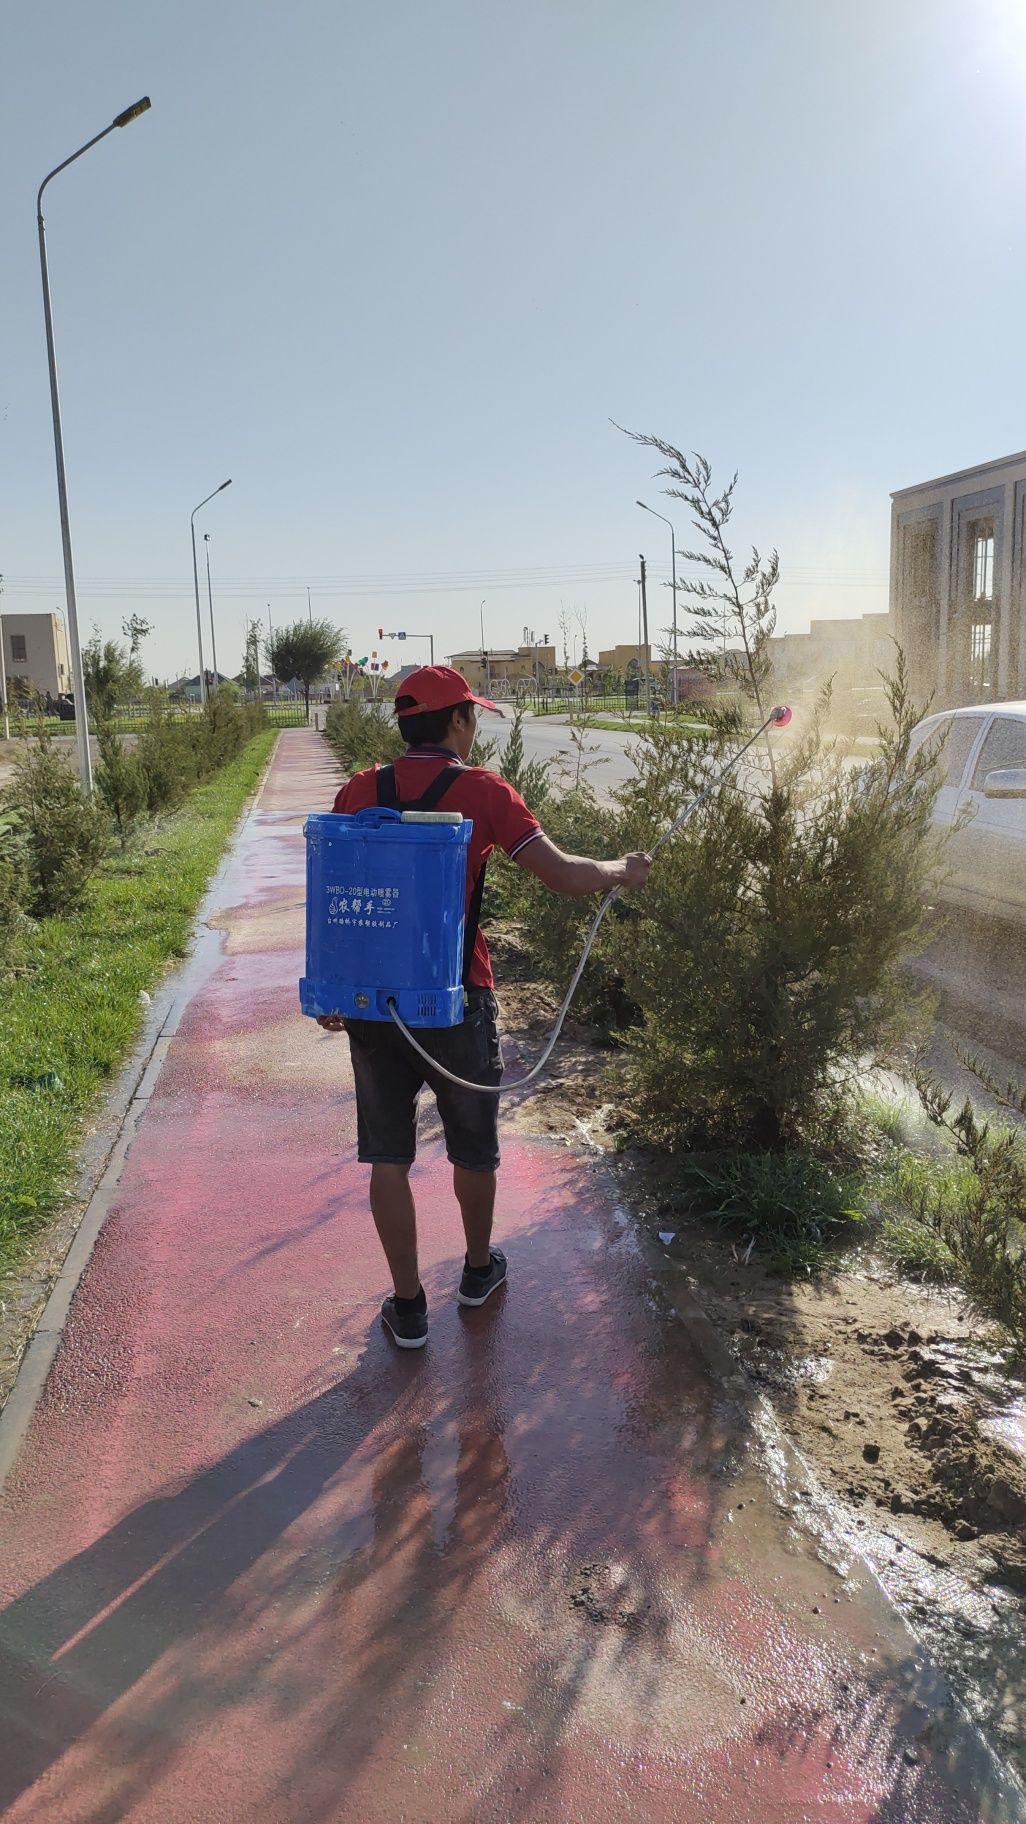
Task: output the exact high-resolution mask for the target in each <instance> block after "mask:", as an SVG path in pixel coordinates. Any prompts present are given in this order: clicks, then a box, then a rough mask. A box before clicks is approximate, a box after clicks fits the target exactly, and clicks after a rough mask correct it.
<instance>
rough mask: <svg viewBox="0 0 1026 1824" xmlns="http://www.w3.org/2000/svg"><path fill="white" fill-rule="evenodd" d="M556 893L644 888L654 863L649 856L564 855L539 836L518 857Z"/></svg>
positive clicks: (522, 865) (552, 844)
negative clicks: (601, 857)
mask: <svg viewBox="0 0 1026 1824" xmlns="http://www.w3.org/2000/svg"><path fill="white" fill-rule="evenodd" d="M516 859H517V863H518V865H519V866H520V867H522V868H526V869H527V871H528V873H529V874H533V875H534V876H535V878H536V879H537V880H540V881H541V883H542V886H543V887H550V888H551V890H552V892H553V893H570V894H575V895H576V894H582V893H608V892H609V891H610V889H611V888H612V887H627V888H632V887H643V886H644V884H645V882H646V880H647V879H648V873H649V869H650V868H651V866H652V863H651V861H650V860H649V858H648V856H647V855H621V856H620V858H619V860H617V861H592V859H591V857H590V856H588V855H564V853H563V851H562V849H557V847H556V845H555V843H554V842H550V840H549V838H548V837H547V836H536V837H535V838H534V841H533V842H529V843H528V844H527V846H526V848H523V849H521V851H520V853H519V855H518V856H517V857H516Z"/></svg>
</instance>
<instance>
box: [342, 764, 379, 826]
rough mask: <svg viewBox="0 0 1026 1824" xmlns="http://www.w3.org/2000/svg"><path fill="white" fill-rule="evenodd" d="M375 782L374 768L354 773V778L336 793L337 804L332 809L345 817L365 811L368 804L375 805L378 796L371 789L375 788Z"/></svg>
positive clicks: (348, 780) (347, 781)
mask: <svg viewBox="0 0 1026 1824" xmlns="http://www.w3.org/2000/svg"><path fill="white" fill-rule="evenodd" d="M373 780H374V769H373V768H371V770H370V771H369V772H368V771H367V769H366V768H364V770H363V772H362V773H354V774H353V776H352V778H351V779H347V780H346V782H345V784H344V785H343V786H342V787H341V788H340V790H339V791H338V792H336V794H335V802H334V804H333V805H332V807H331V808H332V810H333V811H336V812H338V814H339V815H340V816H343V817H348V816H351V815H352V814H353V813H354V812H356V811H362V810H365V809H366V807H367V806H368V804H373V802H374V800H375V798H376V796H377V792H376V790H372V789H370V788H371V787H372V786H373Z"/></svg>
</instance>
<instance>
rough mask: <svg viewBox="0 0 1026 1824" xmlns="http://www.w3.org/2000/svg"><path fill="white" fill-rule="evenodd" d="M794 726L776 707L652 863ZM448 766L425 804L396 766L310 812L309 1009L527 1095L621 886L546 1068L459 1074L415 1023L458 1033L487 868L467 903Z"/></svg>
mask: <svg viewBox="0 0 1026 1824" xmlns="http://www.w3.org/2000/svg"><path fill="white" fill-rule="evenodd" d="M790 720H791V711H790V710H789V709H786V708H784V707H782V706H781V707H778V708H776V709H773V710H771V712H770V714H769V715H768V716H767V718H766V720H765V722H763V724H762V726H761V727H760V728H757V729H756V731H755V733H754V735H752V737H751V739H750V740H748V741H746V742H745V745H744V747H742V748H740V749H739V750H738V752H737V753H736V754H734V755H732V757H731V758H730V760H728V762H727V764H726V766H724V767H723V768H722V769H721V771H720V772H718V773H717V774H716V776H715V777H714V778H713V779H712V780H710V782H709V784H708V785H707V786H706V787H705V789H704V791H702V792H700V793H699V794H698V796H697V797H696V798H693V799H692V800H691V801H690V803H689V804H687V805H685V807H684V809H683V811H681V813H680V816H679V817H677V818H676V819H675V821H674V822H673V823H671V824H670V826H669V828H668V829H666V830H664V831H663V834H662V835H661V836H660V838H659V840H658V842H656V843H654V844H653V846H652V848H651V849H650V850H649V855H650V857H651V858H652V859H654V858H655V856H656V855H657V854H658V853H659V850H660V849H661V848H662V847H663V845H664V844H665V843H667V842H669V840H670V838H671V836H674V835H675V834H676V832H677V831H678V830H679V829H681V828H682V827H683V825H684V824H685V823H687V821H688V819H689V817H692V816H693V815H694V813H695V811H697V809H698V807H699V805H701V804H703V803H704V802H705V800H706V799H707V798H708V797H710V795H711V794H712V793H713V792H714V791H715V790H716V787H717V786H718V785H720V784H721V783H722V781H723V780H724V779H725V778H726V777H727V775H728V773H731V772H732V771H733V770H734V768H735V767H736V766H737V765H738V764H739V762H740V761H741V760H743V758H744V756H745V754H746V753H747V752H748V750H749V748H750V747H753V746H754V745H755V743H756V741H758V739H759V737H760V735H763V734H765V733H766V730H767V729H769V728H774V727H775V728H783V727H785V726H786V725H787V723H788V722H790ZM459 775H460V768H459V767H458V766H452V767H446V768H443V770H442V771H441V772H440V773H439V774H438V775H437V776H436V777H435V778H434V779H433V780H432V782H431V784H430V786H429V787H428V789H427V791H426V792H425V793H424V795H423V797H421V798H419V799H418V800H417V801H416V803H415V804H413V805H407V806H406V808H405V809H400V808H399V806H398V803H397V801H396V795H395V778H394V774H393V771H392V768H391V767H381V768H380V769H379V771H378V803H377V804H376V805H372V806H370V807H369V808H368V809H366V810H363V811H357V812H356V814H355V815H352V816H348V815H341V814H339V813H336V812H334V811H322V812H313V813H311V815H310V816H309V817H308V818H307V820H306V822H305V824H304V826H303V830H304V834H305V836H306V845H307V849H306V855H307V863H306V974H305V975H304V976H303V977H302V979H301V981H300V984H299V1001H300V1006H301V1008H302V1010H303V1012H304V1013H306V1014H309V1015H310V1016H311V1017H312V1018H314V1019H316V1018H317V1017H318V1016H320V1015H323V1014H339V1015H341V1016H342V1017H343V1018H348V1019H356V1020H393V1021H394V1022H395V1024H396V1025H397V1026H398V1027H399V1030H400V1031H401V1032H403V1033H404V1034H405V1035H406V1038H407V1040H408V1041H409V1043H410V1044H411V1045H412V1047H413V1049H414V1051H415V1052H417V1054H418V1055H419V1056H420V1057H421V1058H422V1059H423V1060H424V1062H425V1063H426V1064H428V1065H430V1067H431V1070H432V1071H433V1072H434V1073H436V1074H437V1075H438V1076H442V1077H447V1078H448V1079H449V1081H450V1082H452V1083H458V1084H459V1085H460V1087H461V1088H462V1089H476V1090H478V1091H479V1092H480V1093H481V1095H483V1096H498V1095H502V1094H503V1092H504V1091H508V1090H513V1089H523V1087H524V1086H525V1084H527V1083H530V1082H531V1081H532V1079H533V1078H535V1077H536V1076H538V1074H539V1072H540V1071H541V1070H543V1069H544V1067H545V1065H546V1064H547V1063H548V1060H549V1058H550V1056H551V1054H552V1050H553V1047H554V1046H555V1043H556V1040H557V1039H558V1038H559V1035H560V1032H561V1031H562V1029H563V1022H564V1020H565V1019H566V1016H567V1012H568V1010H569V1007H570V1003H571V1001H572V1000H573V997H574V994H575V992H576V989H577V984H578V982H579V981H580V979H581V976H582V974H583V972H584V965H585V963H586V962H587V960H588V957H589V955H590V954H591V948H592V945H593V944H594V942H595V938H596V936H597V935H598V929H599V926H600V925H601V923H602V920H603V919H604V918H605V916H606V913H607V912H608V911H609V908H610V906H611V905H612V903H613V901H614V900H615V899H618V898H619V895H620V888H619V887H614V888H613V890H612V892H610V893H607V894H606V896H605V898H604V899H603V901H602V903H601V905H600V906H599V908H598V911H597V912H596V914H595V916H594V918H593V919H592V921H591V926H590V928H589V931H588V935H587V937H586V939H585V942H584V948H583V950H582V951H581V956H580V960H579V962H578V964H577V968H576V969H575V971H574V974H573V978H572V980H571V982H570V986H569V988H568V989H567V991H566V994H565V996H564V998H563V1004H562V1006H561V1007H560V1009H559V1013H558V1015H557V1018H556V1023H555V1025H554V1027H553V1029H552V1032H551V1033H550V1035H549V1038H548V1041H547V1043H546V1046H545V1049H544V1051H543V1052H542V1055H541V1057H540V1058H539V1059H538V1062H537V1063H536V1064H534V1065H532V1067H531V1069H530V1070H529V1071H528V1072H527V1073H526V1075H524V1076H521V1077H517V1078H516V1079H515V1081H513V1082H507V1083H502V1084H484V1083H471V1082H468V1081H467V1080H466V1079H465V1078H463V1077H457V1076H454V1075H453V1073H452V1072H451V1071H449V1070H446V1069H445V1067H444V1066H443V1065H441V1064H439V1062H438V1061H437V1059H436V1058H433V1057H431V1055H430V1054H429V1053H428V1052H426V1051H425V1050H424V1048H423V1046H421V1045H419V1044H418V1043H417V1040H416V1038H415V1037H414V1035H413V1032H412V1031H411V1030H410V1028H411V1027H417V1026H458V1025H459V1023H460V1022H461V1020H462V1019H463V1005H464V998H463V997H464V982H465V979H466V976H467V971H468V968H469V963H470V955H471V953H472V951H473V946H474V937H475V936H476V933H477V924H478V918H479V916H480V909H481V895H482V892H483V889H484V869H483V868H482V870H481V873H480V875H479V876H478V880H477V883H476V886H475V891H474V895H473V900H472V903H471V905H470V907H469V908H467V906H466V894H467V855H468V851H469V846H470V834H471V828H472V825H471V822H470V819H468V818H465V817H463V816H462V815H461V814H460V812H459V811H440V810H438V809H437V808H436V806H437V805H438V804H439V802H440V801H441V799H442V798H443V797H444V795H445V793H446V792H447V791H448V790H449V787H450V786H451V785H452V784H454V783H455V781H456V780H457V779H458V778H459Z"/></svg>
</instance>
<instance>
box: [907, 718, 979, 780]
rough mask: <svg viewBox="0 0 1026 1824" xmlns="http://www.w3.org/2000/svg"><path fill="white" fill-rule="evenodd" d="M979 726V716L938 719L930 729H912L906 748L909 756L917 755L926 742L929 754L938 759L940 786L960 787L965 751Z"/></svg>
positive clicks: (967, 749)
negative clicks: (929, 750) (939, 761)
mask: <svg viewBox="0 0 1026 1824" xmlns="http://www.w3.org/2000/svg"><path fill="white" fill-rule="evenodd" d="M982 727H983V717H982V716H942V717H941V720H940V721H939V722H935V723H934V724H933V726H932V728H919V729H916V731H915V734H914V735H913V736H912V740H911V743H910V745H909V757H910V758H911V756H912V755H913V754H916V753H918V751H919V749H920V748H921V747H922V746H923V743H924V742H926V741H928V742H929V744H930V747H931V749H932V751H933V752H934V753H935V754H940V757H941V775H942V784H944V785H960V784H961V782H962V774H963V773H964V771H965V763H966V761H967V759H968V758H969V749H970V748H971V747H972V744H973V742H974V741H975V739H976V737H977V735H978V734H979V732H980V729H981V728H982Z"/></svg>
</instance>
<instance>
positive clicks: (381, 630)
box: [378, 627, 385, 640]
mask: <svg viewBox="0 0 1026 1824" xmlns="http://www.w3.org/2000/svg"><path fill="white" fill-rule="evenodd" d="M384 637H385V629H384V628H383V627H379V628H378V639H379V640H383V639H384Z"/></svg>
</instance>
